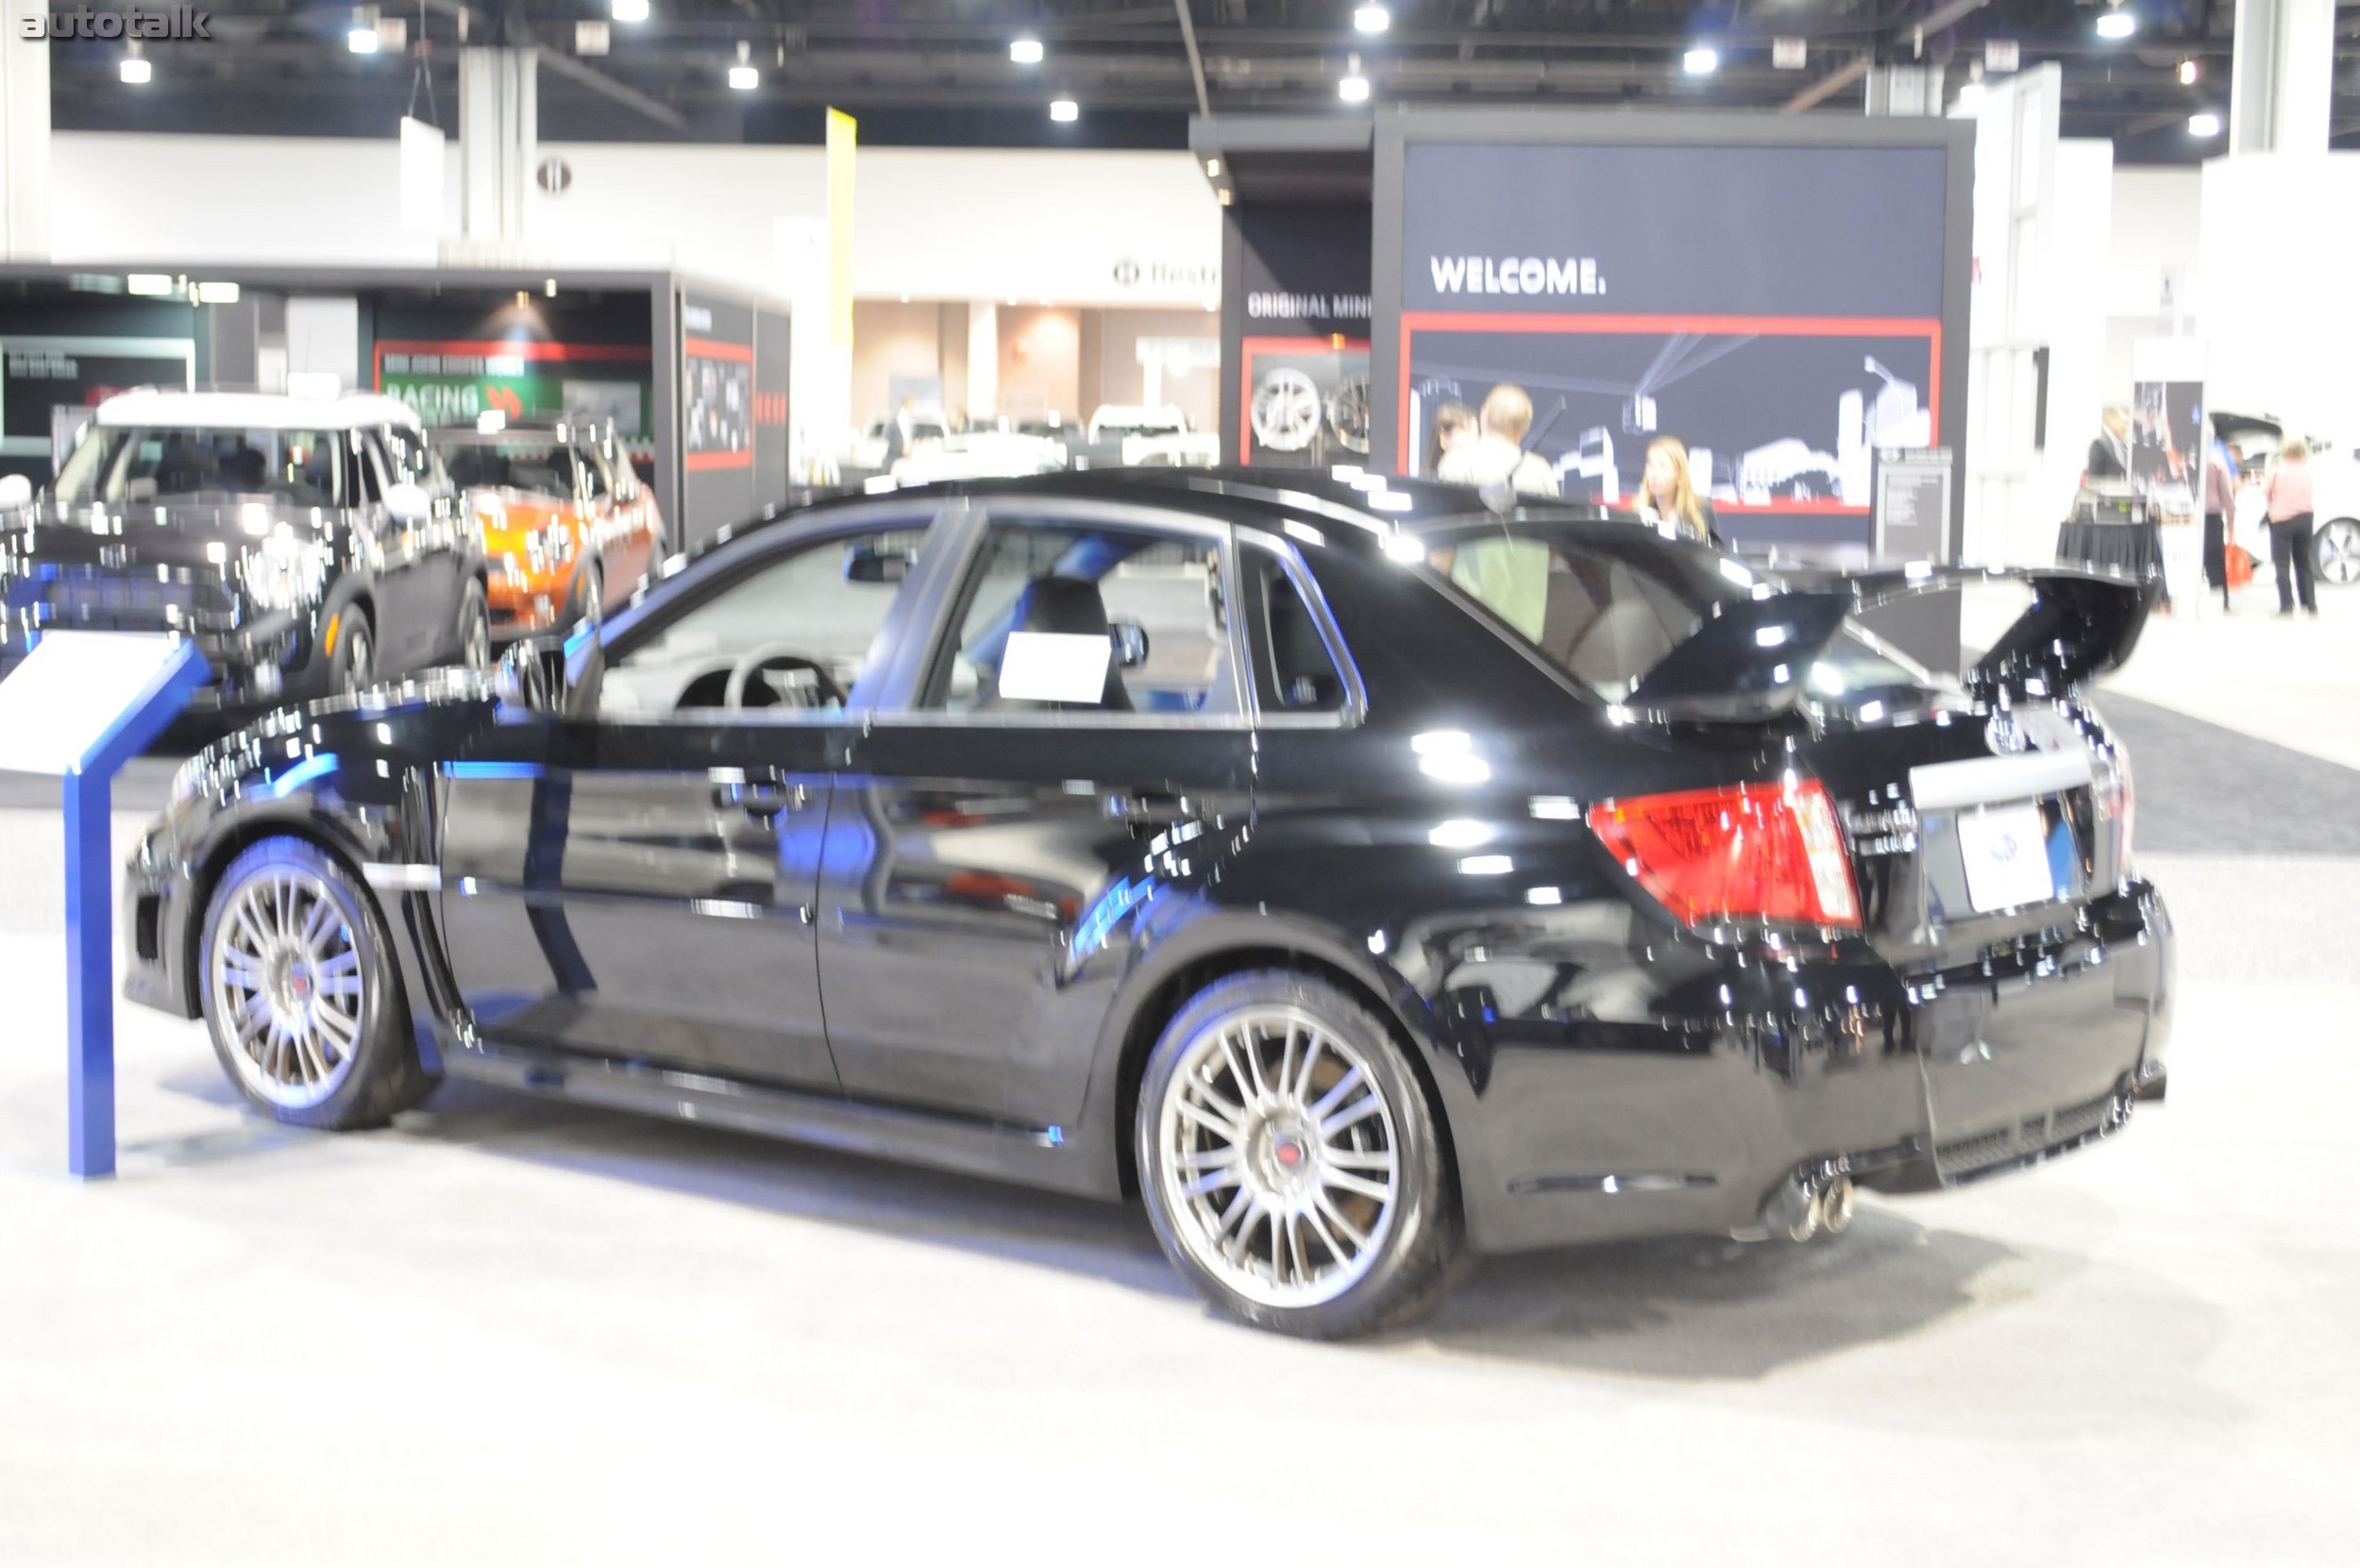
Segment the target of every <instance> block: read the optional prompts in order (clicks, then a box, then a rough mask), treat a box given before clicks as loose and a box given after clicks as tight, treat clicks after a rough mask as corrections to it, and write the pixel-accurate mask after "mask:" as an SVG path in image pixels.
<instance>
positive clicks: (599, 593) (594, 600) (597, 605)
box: [574, 561, 606, 626]
mask: <svg viewBox="0 0 2360 1568" xmlns="http://www.w3.org/2000/svg"><path fill="white" fill-rule="evenodd" d="M578 581H579V582H580V586H579V587H577V588H576V589H575V590H574V592H575V597H576V598H577V599H579V600H580V602H579V603H578V604H577V605H576V606H575V609H574V618H575V619H576V620H586V621H588V622H589V623H590V624H591V625H592V626H598V625H601V624H603V623H604V622H605V620H606V568H604V567H603V566H601V565H598V563H597V562H596V561H590V562H585V563H584V564H583V565H582V576H581V578H580V579H579V580H578Z"/></svg>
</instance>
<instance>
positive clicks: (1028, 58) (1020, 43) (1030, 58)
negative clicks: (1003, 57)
mask: <svg viewBox="0 0 2360 1568" xmlns="http://www.w3.org/2000/svg"><path fill="white" fill-rule="evenodd" d="M1045 53H1047V51H1046V50H1044V49H1042V48H1041V46H1040V40H1039V39H1037V38H1020V39H1018V40H1017V41H1016V42H1013V43H1011V44H1009V45H1008V58H1009V59H1012V60H1014V61H1016V63H1017V64H1019V65H1038V64H1039V63H1040V61H1041V56H1042V55H1044V54H1045Z"/></svg>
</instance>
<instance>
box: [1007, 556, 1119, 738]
mask: <svg viewBox="0 0 2360 1568" xmlns="http://www.w3.org/2000/svg"><path fill="white" fill-rule="evenodd" d="M1010 631H1011V632H1051V633H1054V634H1056V635H1061V636H1072V637H1097V638H1099V639H1101V640H1102V641H1104V642H1105V643H1106V685H1105V689H1104V691H1102V692H1101V693H1100V694H1099V698H1098V700H1097V701H1095V702H1050V701H1044V700H1037V699H1032V698H1021V697H1002V696H1001V695H1000V671H999V669H997V668H995V669H993V670H992V672H991V676H990V678H989V679H988V680H986V682H985V683H984V684H983V689H982V694H981V696H982V700H981V701H980V702H979V703H978V706H980V707H985V708H992V709H999V710H1006V711H1021V710H1026V709H1038V710H1048V711H1051V712H1064V711H1068V710H1075V711H1083V712H1103V713H1123V714H1127V713H1130V712H1133V711H1134V710H1133V708H1132V705H1131V694H1130V692H1129V691H1128V690H1126V689H1125V688H1124V687H1123V684H1122V671H1121V669H1120V668H1118V667H1117V666H1116V664H1115V659H1114V643H1113V641H1112V640H1111V638H1110V636H1109V631H1110V627H1109V623H1108V621H1107V619H1106V601H1105V600H1104V599H1103V598H1101V597H1100V595H1099V592H1098V584H1097V583H1095V582H1085V581H1084V580H1083V579H1081V578H1078V577H1037V578H1035V579H1033V581H1032V582H1028V583H1026V584H1025V585H1024V591H1023V592H1022V593H1021V594H1020V595H1018V596H1017V601H1016V620H1015V624H1014V625H1013V626H1012V627H1011V628H1010ZM1001 657H1002V659H1003V661H1004V660H1005V658H1006V654H1005V652H1004V651H1003V653H1002V655H1001Z"/></svg>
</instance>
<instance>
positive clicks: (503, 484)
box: [443, 436, 574, 500]
mask: <svg viewBox="0 0 2360 1568" xmlns="http://www.w3.org/2000/svg"><path fill="white" fill-rule="evenodd" d="M443 464H444V466H445V467H446V468H447V469H448V470H449V472H450V481H451V482H452V483H453V484H455V485H457V486H459V487H460V488H461V489H462V490H521V491H524V492H525V493H526V494H528V495H533V496H554V497H557V498H558V499H560V500H571V499H573V498H574V454H573V449H572V448H571V447H567V446H565V444H564V443H563V442H560V441H554V440H547V439H542V440H535V439H533V438H532V437H530V436H527V437H521V438H517V439H514V440H507V441H466V442H459V443H455V444H452V445H448V446H446V447H444V448H443Z"/></svg>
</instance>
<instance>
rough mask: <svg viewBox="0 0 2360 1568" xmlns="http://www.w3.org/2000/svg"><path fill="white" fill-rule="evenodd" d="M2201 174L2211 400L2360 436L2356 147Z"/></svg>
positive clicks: (2337, 435) (2359, 172) (2231, 164)
mask: <svg viewBox="0 0 2360 1568" xmlns="http://www.w3.org/2000/svg"><path fill="white" fill-rule="evenodd" d="M2203 178H2204V196H2203V201H2204V207H2203V242H2202V248H2201V263H2202V275H2203V279H2204V291H2203V299H2204V313H2203V317H2202V327H2203V336H2204V339H2205V344H2206V348H2207V362H2208V364H2209V367H2210V368H2209V370H2208V373H2207V375H2206V378H2205V380H2206V384H2207V390H2208V394H2209V396H2211V398H2212V401H2213V403H2214V404H2215V406H2217V407H2219V408H2226V409H2238V410H2244V411H2251V412H2255V413H2276V414H2278V415H2280V416H2281V417H2282V418H2284V419H2285V420H2286V421H2287V423H2288V425H2289V427H2290V428H2291V429H2293V430H2297V431H2300V432H2303V433H2307V434H2315V435H2321V436H2326V437H2329V438H2331V439H2333V440H2335V442H2336V443H2337V444H2338V445H2339V446H2341V445H2345V444H2349V443H2352V442H2354V441H2356V440H2360V371H2356V370H2355V369H2354V367H2355V366H2360V285H2356V284H2355V277H2356V276H2360V274H2356V273H2355V262H2354V258H2356V257H2360V153H2256V154H2251V155H2249V156H2247V157H2243V158H2234V159H2218V160H2215V161H2213V162H2210V163H2207V164H2205V165H2204V170H2203Z"/></svg>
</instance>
